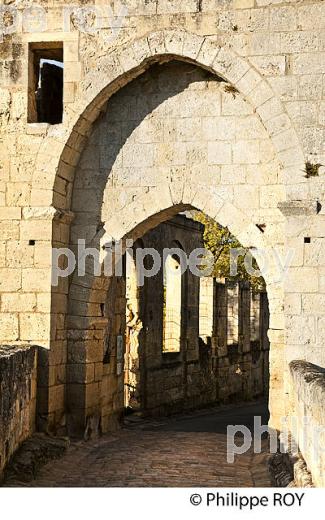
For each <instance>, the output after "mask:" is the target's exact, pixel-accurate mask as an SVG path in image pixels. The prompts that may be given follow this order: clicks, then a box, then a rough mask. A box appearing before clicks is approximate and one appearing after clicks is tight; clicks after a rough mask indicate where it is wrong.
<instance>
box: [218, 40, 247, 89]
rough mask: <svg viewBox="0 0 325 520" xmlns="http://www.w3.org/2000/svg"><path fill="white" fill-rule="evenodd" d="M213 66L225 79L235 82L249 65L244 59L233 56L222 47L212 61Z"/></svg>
mask: <svg viewBox="0 0 325 520" xmlns="http://www.w3.org/2000/svg"><path fill="white" fill-rule="evenodd" d="M213 68H214V69H215V71H216V72H217V74H220V75H221V76H222V77H224V78H225V79H226V80H227V81H229V82H231V83H237V81H239V80H240V79H241V78H242V77H243V76H244V75H245V74H246V72H247V71H248V70H249V68H250V67H249V64H248V63H247V61H246V60H243V59H241V58H237V57H235V56H234V55H233V54H232V53H230V52H229V51H227V50H226V49H225V48H224V47H223V48H221V49H220V51H219V52H218V54H217V56H216V59H215V60H214V62H213Z"/></svg>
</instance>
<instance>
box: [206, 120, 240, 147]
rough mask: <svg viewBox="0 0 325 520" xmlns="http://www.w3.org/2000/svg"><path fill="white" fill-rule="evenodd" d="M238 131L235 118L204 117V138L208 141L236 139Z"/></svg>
mask: <svg viewBox="0 0 325 520" xmlns="http://www.w3.org/2000/svg"><path fill="white" fill-rule="evenodd" d="M240 122H241V121H240ZM238 131H239V129H238V123H237V121H235V120H234V118H233V117H227V116H224V117H204V118H203V119H202V137H203V138H204V139H206V140H207V141H216V140H218V141H220V140H221V141H229V140H230V139H234V138H235V136H236V132H238Z"/></svg>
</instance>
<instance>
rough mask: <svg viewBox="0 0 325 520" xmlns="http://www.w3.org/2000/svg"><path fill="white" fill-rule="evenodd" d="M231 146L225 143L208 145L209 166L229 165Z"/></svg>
mask: <svg viewBox="0 0 325 520" xmlns="http://www.w3.org/2000/svg"><path fill="white" fill-rule="evenodd" d="M231 162H232V161H231V144H230V143H229V142H225V141H216V142H214V143H208V163H209V164H231Z"/></svg>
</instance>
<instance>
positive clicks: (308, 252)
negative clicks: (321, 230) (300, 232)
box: [304, 238, 325, 267]
mask: <svg viewBox="0 0 325 520" xmlns="http://www.w3.org/2000/svg"><path fill="white" fill-rule="evenodd" d="M304 246H305V247H304V263H305V265H307V266H311V267H317V266H320V267H324V266H325V238H312V239H311V243H310V244H304Z"/></svg>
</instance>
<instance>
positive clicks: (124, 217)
mask: <svg viewBox="0 0 325 520" xmlns="http://www.w3.org/2000/svg"><path fill="white" fill-rule="evenodd" d="M280 176H281V175H280V166H279V164H278V162H277V159H276V156H275V152H274V149H273V147H272V143H271V141H270V139H269V137H268V135H267V134H266V131H265V129H264V127H263V125H262V124H261V122H260V120H259V118H258V116H257V115H256V114H255V112H254V110H253V109H252V107H251V105H250V104H249V103H248V102H246V101H245V100H244V98H243V97H242V96H241V95H240V94H239V93H238V92H237V91H236V90H234V89H232V88H230V87H229V84H227V83H226V82H224V81H222V80H221V79H220V78H218V77H216V76H214V75H212V74H210V73H209V72H207V71H206V70H203V69H200V68H199V67H197V66H194V65H193V64H188V63H181V62H177V61H173V62H170V63H166V64H160V65H154V66H152V67H151V68H150V69H149V70H148V71H146V72H145V73H144V74H143V75H141V76H140V77H138V78H137V79H135V80H133V81H132V82H131V83H129V84H128V85H127V86H126V87H124V88H123V89H121V90H120V91H119V92H118V93H116V94H115V95H114V96H113V97H112V98H111V99H110V100H109V102H108V104H107V110H106V112H105V113H103V114H102V115H101V116H100V117H99V118H98V120H97V121H96V123H95V124H94V127H93V132H92V134H91V136H90V138H89V140H88V142H87V145H86V147H85V149H84V151H83V153H82V156H81V159H80V161H79V164H78V166H77V170H76V177H75V182H74V188H73V193H72V211H73V212H74V214H75V218H74V221H73V223H72V226H71V236H70V242H71V246H72V248H73V249H74V250H76V248H77V243H78V240H79V239H80V238H82V239H84V240H85V244H86V246H87V247H92V248H97V250H99V251H102V247H103V246H104V245H105V243H106V242H107V241H108V240H110V239H120V238H123V237H125V235H127V234H128V231H129V232H130V236H132V237H133V238H134V239H136V238H139V237H141V236H142V235H143V234H144V233H145V232H146V231H149V230H150V229H152V228H153V227H155V226H156V225H157V224H159V223H161V222H163V221H164V220H166V219H168V218H169V217H172V216H174V215H176V214H177V213H179V212H180V211H183V210H186V209H188V208H189V207H194V208H197V209H200V210H204V211H206V212H207V213H208V214H209V215H210V216H212V217H215V218H216V220H218V221H219V222H220V221H221V223H222V225H226V226H229V228H230V229H231V230H232V231H233V232H235V233H236V234H237V233H238V234H240V233H241V232H242V235H243V236H242V238H243V242H244V241H245V245H246V246H255V247H256V246H259V245H260V244H267V245H268V247H272V246H276V245H277V244H281V243H282V240H283V239H282V237H283V229H282V226H283V220H282V217H281V214H280V213H279V211H278V209H277V204H278V202H279V201H280V200H282V199H283V197H284V193H283V187H282V184H281V182H280ZM167 208H169V209H167ZM148 217H150V218H148ZM258 226H260V227H258ZM261 229H263V231H261ZM87 266H88V264H87ZM122 288H123V282H121V281H118V280H117V281H113V280H110V279H107V278H106V279H105V278H103V277H97V278H96V277H95V278H94V277H93V276H92V275H91V272H90V270H89V273H88V272H87V273H86V277H83V278H80V277H78V276H77V275H76V274H74V275H73V276H72V280H71V284H70V288H69V296H68V302H69V305H68V317H67V327H68V381H69V383H68V392H67V396H68V403H67V405H68V410H69V413H70V414H71V415H72V422H74V423H75V425H76V426H78V427H80V428H85V427H86V424H88V426H87V428H88V430H89V422H88V423H87V420H88V419H87V418H90V417H94V416H96V414H97V418H98V417H100V415H101V413H102V406H101V402H102V383H101V374H102V371H103V366H102V365H103V362H102V359H99V358H101V356H102V351H103V342H104V341H105V339H104V335H105V332H104V331H105V327H106V326H107V313H113V314H114V313H116V312H118V311H117V310H116V309H115V303H116V298H115V295H116V294H119V291H120V290H122ZM61 289H62V288H61ZM61 289H60V288H59V289H58V291H57V292H58V293H60V290H61ZM271 292H272V294H270V295H269V296H271V298H269V300H270V308H271V317H274V315H276V313H277V312H278V314H280V311H278V310H277V308H280V307H281V305H280V300H281V297H280V296H278V291H277V289H276V290H275V289H274V288H272V291H271ZM59 326H60V323H59V322H58V325H57V327H59ZM57 335H58V336H59V335H60V331H59V329H57ZM76 343H77V348H78V349H79V348H80V352H79V357H78V360H79V362H78V363H77V362H76V358H75V346H76ZM69 345H70V346H69ZM71 345H73V346H72V348H70V347H71ZM88 350H89V351H92V353H93V355H94V356H95V357H94V358H92V359H96V363H95V364H98V366H97V371H98V373H97V376H89V375H88V373H87V370H89V368H90V367H89V366H87V365H88V364H89V363H88V362H87V360H89V358H88V357H87V355H88V354H87V352H88ZM96 355H97V357H98V359H97V358H96ZM75 364H78V365H79V367H78V370H79V374H78V375H77V377H76V376H75V375H71V373H70V375H69V370H70V368H71V366H70V367H69V365H75ZM74 368H75V367H74ZM78 370H77V371H78ZM94 370H95V369H94ZM91 377H93V379H91ZM96 377H97V379H96ZM88 378H90V380H89V379H88ZM94 378H95V379H94ZM275 381H276V382H275V383H274V384H275V385H281V384H282V383H281V381H282V377H281V378H275ZM114 384H115V383H114ZM276 390H277V389H276ZM110 391H111V390H110V389H107V392H110ZM76 403H77V405H76ZM103 413H104V416H105V417H106V418H107V417H108V414H107V410H106V412H103ZM112 417H113V416H112ZM112 420H113V419H112ZM95 422H96V421H95ZM108 422H109V421H108ZM106 426H107V425H106ZM107 427H108V426H107Z"/></svg>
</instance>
